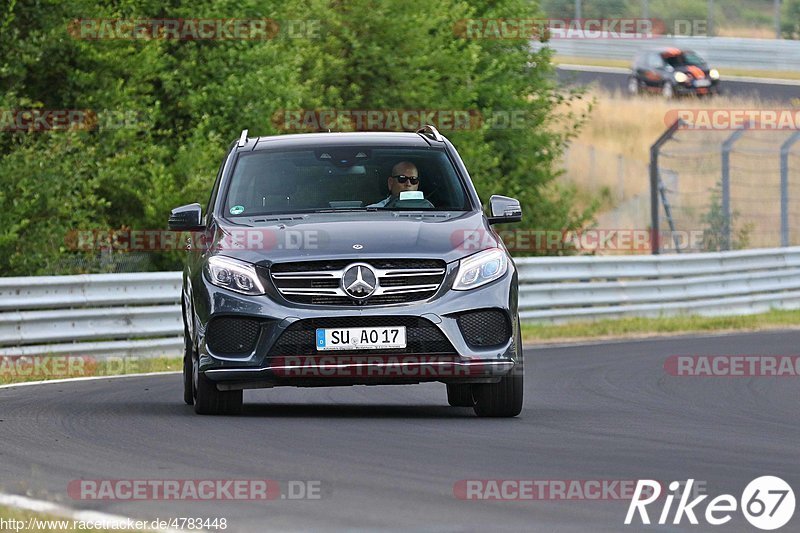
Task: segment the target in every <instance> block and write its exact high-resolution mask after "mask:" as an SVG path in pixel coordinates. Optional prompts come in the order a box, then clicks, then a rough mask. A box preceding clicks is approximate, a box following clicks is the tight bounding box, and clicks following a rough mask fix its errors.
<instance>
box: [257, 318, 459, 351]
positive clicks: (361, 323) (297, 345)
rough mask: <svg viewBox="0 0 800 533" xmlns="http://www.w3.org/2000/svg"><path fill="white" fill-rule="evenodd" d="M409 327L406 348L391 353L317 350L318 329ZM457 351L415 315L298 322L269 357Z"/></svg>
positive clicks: (290, 327) (436, 329)
mask: <svg viewBox="0 0 800 533" xmlns="http://www.w3.org/2000/svg"><path fill="white" fill-rule="evenodd" d="M380 326H405V327H406V347H405V348H392V349H387V350H352V351H348V350H341V351H340V350H335V351H333V350H332V351H321V352H320V351H317V349H316V329H317V328H354V327H380ZM455 353H456V351H455V349H454V348H453V345H452V344H450V341H448V340H447V338H446V337H445V336H444V334H443V333H442V332H441V331H440V330H439V328H437V327H436V326H434V325H433V323H431V322H430V321H428V320H425V319H424V318H419V317H415V316H394V317H391V316H390V317H383V316H369V317H331V318H309V319H305V320H298V321H297V322H295V323H294V324H292V325H290V326H289V327H288V328H286V331H284V332H283V334H282V335H281V336H280V337H279V338H278V340H277V341H275V344H274V345H273V346H272V349H270V351H269V354H268V356H269V357H289V356H297V355H320V354H325V355H331V356H337V355H352V354H362V355H367V354H375V355H383V354H424V355H434V354H438V355H455Z"/></svg>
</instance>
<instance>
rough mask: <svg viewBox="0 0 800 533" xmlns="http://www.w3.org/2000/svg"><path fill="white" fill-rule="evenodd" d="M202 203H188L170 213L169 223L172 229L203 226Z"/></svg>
mask: <svg viewBox="0 0 800 533" xmlns="http://www.w3.org/2000/svg"><path fill="white" fill-rule="evenodd" d="M201 215H202V209H201V207H200V204H188V205H182V206H180V207H176V208H175V209H173V210H172V212H171V213H170V215H169V222H168V223H167V224H168V226H169V229H171V230H179V231H180V230H185V231H191V230H197V229H201V228H202V227H203V223H202V218H201Z"/></svg>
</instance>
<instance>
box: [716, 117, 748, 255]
mask: <svg viewBox="0 0 800 533" xmlns="http://www.w3.org/2000/svg"><path fill="white" fill-rule="evenodd" d="M747 127H748V125H747V124H745V127H744V128H742V129H738V130H736V131H734V132H733V133H732V134H731V135H730V137H728V138H727V139H725V141H724V142H723V143H722V249H723V250H730V249H731V150H733V143H735V142H736V141H737V140H738V139H739V137H741V136H742V135H744V132H745V131H747Z"/></svg>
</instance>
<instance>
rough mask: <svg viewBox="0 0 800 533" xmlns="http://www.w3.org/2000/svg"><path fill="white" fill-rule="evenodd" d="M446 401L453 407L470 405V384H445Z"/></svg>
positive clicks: (471, 401) (471, 402) (471, 403)
mask: <svg viewBox="0 0 800 533" xmlns="http://www.w3.org/2000/svg"><path fill="white" fill-rule="evenodd" d="M447 403H449V404H450V405H451V406H453V407H472V405H473V403H474V402H473V400H472V386H471V385H469V384H466V385H464V384H454V385H451V384H449V383H448V384H447Z"/></svg>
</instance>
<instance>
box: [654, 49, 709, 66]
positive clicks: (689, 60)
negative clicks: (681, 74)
mask: <svg viewBox="0 0 800 533" xmlns="http://www.w3.org/2000/svg"><path fill="white" fill-rule="evenodd" d="M664 61H666V62H667V64H668V65H671V66H673V67H685V66H688V65H694V66H696V67H702V66H705V64H706V63H705V61H703V59H702V58H701V57H700V56H699V55H697V54H695V53H694V52H690V51H688V50H686V51H684V52H683V53H680V54H677V55H672V56H665V57H664Z"/></svg>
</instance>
